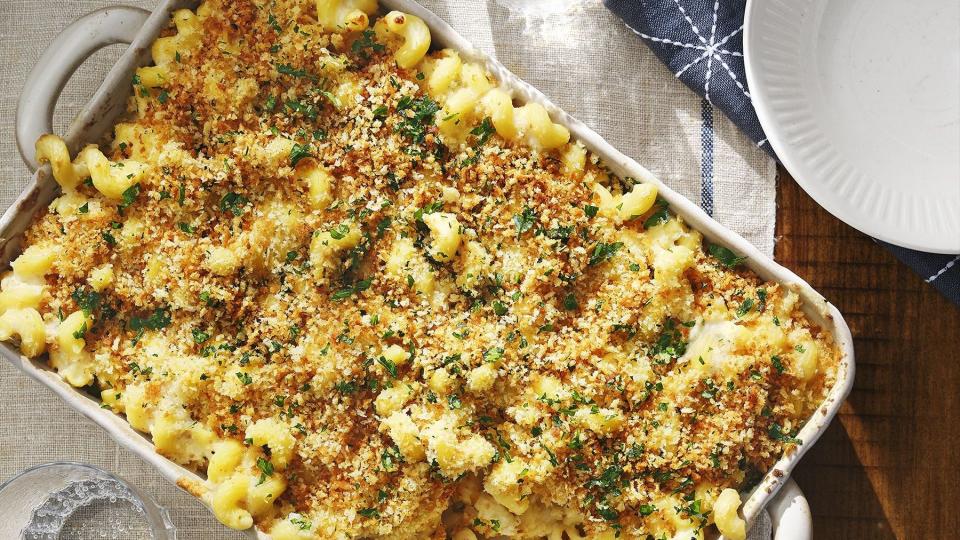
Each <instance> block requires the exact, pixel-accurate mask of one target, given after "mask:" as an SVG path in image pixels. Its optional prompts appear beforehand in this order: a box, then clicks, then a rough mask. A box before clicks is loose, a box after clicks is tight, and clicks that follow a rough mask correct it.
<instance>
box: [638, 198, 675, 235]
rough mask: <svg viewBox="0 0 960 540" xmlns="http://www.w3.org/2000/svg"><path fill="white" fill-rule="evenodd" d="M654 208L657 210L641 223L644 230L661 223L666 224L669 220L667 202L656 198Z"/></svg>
mask: <svg viewBox="0 0 960 540" xmlns="http://www.w3.org/2000/svg"><path fill="white" fill-rule="evenodd" d="M656 207H657V209H656V210H655V211H654V212H653V213H652V214H650V217H648V218H647V219H646V220H644V222H643V228H644V229H649V228H651V227H656V226H657V225H660V224H661V223H666V221H667V220H668V219H670V212H669V210H668V208H669V205H668V204H667V201H665V200H663V199H661V198H660V197H657V202H656Z"/></svg>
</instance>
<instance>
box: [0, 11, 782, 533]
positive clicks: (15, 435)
mask: <svg viewBox="0 0 960 540" xmlns="http://www.w3.org/2000/svg"><path fill="white" fill-rule="evenodd" d="M110 3H111V2H109V1H104V0H75V1H71V2H54V1H52V0H3V2H2V5H0V58H4V59H5V62H4V63H3V64H2V65H0V141H2V143H0V175H2V178H3V181H2V182H0V205H2V207H3V208H4V209H6V208H7V207H8V206H9V205H10V203H11V202H12V201H13V200H14V198H15V197H16V196H17V194H18V193H19V192H20V191H21V190H22V189H23V186H24V185H25V184H26V182H27V180H28V179H29V173H28V171H27V169H26V167H25V166H24V165H23V163H22V162H21V160H20V157H19V155H18V153H17V149H16V145H15V143H14V117H15V110H16V102H17V99H18V97H19V95H20V92H21V90H22V88H23V84H24V81H25V79H26V77H27V74H28V73H29V72H30V69H31V68H32V67H33V65H34V63H35V62H36V60H37V58H38V57H39V56H40V54H41V52H42V51H43V49H44V47H45V46H46V44H47V43H49V42H50V40H51V39H52V38H53V37H54V36H55V35H56V34H57V33H58V32H59V31H60V30H62V29H63V27H65V26H66V25H67V24H69V23H70V22H71V21H73V20H74V19H76V18H77V17H79V16H80V15H82V14H84V13H87V12H89V11H91V10H94V9H97V8H100V7H104V6H106V5H110ZM127 3H135V4H139V5H142V6H143V7H147V8H151V7H153V6H154V5H155V4H156V2H154V1H145V2H132V1H129V0H128V2H127ZM422 3H423V4H424V5H425V6H426V7H427V8H429V9H431V10H433V11H434V12H435V13H437V14H438V15H440V16H441V17H442V18H443V19H445V20H447V21H448V22H450V24H451V25H452V26H454V27H455V28H456V29H457V30H458V31H459V32H460V33H462V34H463V35H464V36H465V37H466V38H467V39H469V40H470V41H472V42H473V43H474V44H476V45H477V46H478V47H480V48H482V49H483V50H485V51H487V52H489V53H492V54H494V55H496V56H497V57H498V58H499V59H500V61H501V62H503V63H504V64H505V65H506V66H507V67H508V68H510V69H511V70H512V71H514V72H515V73H517V74H518V75H519V76H520V77H522V78H523V79H525V80H526V81H528V82H530V83H531V84H533V85H534V86H536V87H537V88H539V89H540V90H542V91H543V92H544V93H545V94H546V95H548V96H549V97H550V98H551V99H553V100H554V101H555V102H556V103H557V104H558V105H559V106H560V107H562V108H564V109H565V110H567V111H568V112H570V113H571V114H573V115H574V116H576V117H578V118H579V119H581V120H583V121H584V122H586V123H587V124H588V125H589V126H590V127H592V128H593V129H594V130H596V131H597V132H599V133H600V134H601V135H602V136H603V137H604V138H606V139H607V140H608V141H609V142H610V143H612V144H613V145H614V146H615V147H617V148H619V149H620V150H621V151H623V152H624V153H625V154H627V155H629V156H631V157H633V158H635V159H636V160H637V161H639V162H640V163H642V164H643V165H645V166H646V167H647V168H649V169H650V170H651V171H653V172H654V174H656V175H658V176H659V177H660V178H661V179H662V180H663V181H664V182H666V183H667V184H668V185H670V186H672V187H673V188H675V189H677V190H678V191H680V192H681V193H683V194H684V195H685V196H687V197H688V198H690V199H691V200H693V201H695V202H697V203H699V204H701V205H702V206H704V208H705V209H707V210H708V211H709V212H711V213H712V214H713V215H714V216H715V217H716V218H717V219H718V220H719V221H720V222H721V223H723V224H725V225H727V226H728V227H731V228H732V229H734V230H736V231H738V232H740V233H741V234H742V235H743V236H745V237H746V238H747V239H748V240H750V241H751V242H753V243H754V244H755V245H756V246H757V247H759V248H760V249H761V250H762V251H764V252H766V253H768V254H770V253H772V251H773V228H774V217H775V207H774V200H775V187H774V186H775V174H776V168H775V165H774V162H773V160H772V159H770V158H769V157H768V156H767V155H766V154H764V152H763V151H761V150H759V149H758V148H757V147H756V146H755V145H754V144H753V143H752V142H751V141H750V140H749V139H748V138H747V137H745V136H744V135H742V134H741V133H740V131H739V130H738V129H737V128H736V126H734V125H733V124H732V123H731V122H730V121H729V120H727V119H726V117H724V116H723V115H722V114H720V113H719V112H716V113H715V112H714V111H713V108H712V106H710V105H709V103H706V102H704V100H703V99H701V98H700V97H699V96H697V95H696V94H695V93H693V92H692V91H690V90H689V89H687V88H686V87H684V86H683V85H682V84H679V83H678V82H677V81H676V79H675V78H674V76H673V74H672V73H671V72H670V70H668V69H667V68H666V67H664V66H663V64H662V63H661V62H660V61H659V60H658V59H657V58H656V57H655V56H654V55H653V53H651V52H650V51H649V50H648V49H646V48H645V47H638V46H637V43H636V36H635V35H634V34H633V33H632V32H630V30H629V29H627V28H626V27H625V26H624V25H623V24H622V22H621V21H620V20H619V19H617V18H616V17H615V16H614V15H613V14H612V13H610V12H609V11H607V10H606V9H605V8H604V7H603V6H602V4H601V2H600V0H529V1H523V0H486V1H482V2H463V1H456V0H429V1H428V0H424V1H423V2H422ZM122 50H123V47H122V46H119V45H115V46H111V47H109V48H107V49H104V50H102V51H100V52H99V53H97V54H95V55H94V56H93V57H92V58H91V59H90V60H89V61H87V62H86V63H85V64H84V65H83V66H82V67H81V68H80V69H79V70H78V72H77V73H76V74H75V75H74V77H73V79H72V80H71V81H70V83H68V85H67V87H66V88H65V90H64V92H63V95H62V96H61V99H60V102H59V105H58V108H57V114H56V117H55V122H54V125H55V128H56V129H57V130H62V129H63V128H64V127H65V126H66V124H67V123H68V122H69V120H70V119H71V118H73V116H74V115H76V113H77V111H78V110H79V108H80V107H81V105H82V104H83V103H84V102H85V101H86V100H87V99H88V98H89V96H90V95H91V94H92V93H93V92H94V90H96V88H97V86H98V85H99V82H100V81H101V80H102V79H103V77H104V75H105V74H106V72H107V70H108V69H109V67H110V65H111V64H112V62H113V61H114V60H115V59H116V58H117V56H119V54H120V53H121V52H122ZM0 423H2V427H3V429H0V480H3V479H6V478H8V477H10V476H12V475H13V474H15V473H17V472H19V471H20V470H22V469H24V468H26V467H28V466H31V465H34V464H38V463H43V462H47V461H53V460H75V461H82V462H87V463H91V464H94V465H97V466H100V467H102V468H104V469H107V470H109V471H112V472H114V473H116V474H119V475H121V476H123V477H124V478H126V479H128V480H129V481H131V482H132V483H134V484H136V485H137V486H140V487H142V488H144V489H145V490H146V491H147V492H149V493H150V494H152V495H153V497H154V498H156V499H157V500H158V502H159V503H160V504H161V505H163V506H166V507H167V508H169V509H170V511H171V514H172V516H173V520H174V522H175V523H176V525H177V527H178V528H179V532H180V538H182V539H184V540H194V539H204V540H220V539H232V538H245V537H246V536H245V535H242V534H240V533H235V532H233V531H229V530H228V529H226V528H225V527H223V526H221V525H219V524H218V523H217V522H216V520H215V519H214V518H213V517H212V516H211V515H210V514H209V513H208V512H207V511H206V509H204V508H203V506H201V504H200V503H199V502H197V501H196V500H195V499H194V498H193V497H192V496H190V495H187V494H185V493H183V492H181V491H180V490H178V489H177V488H176V487H174V486H172V485H169V484H168V483H167V482H166V481H165V480H163V479H162V478H161V477H160V475H159V474H157V473H155V472H154V471H152V470H151V469H150V468H149V466H147V465H146V464H145V463H144V462H142V461H141V460H140V459H139V458H137V457H136V456H135V455H134V454H132V453H131V452H130V451H128V450H126V449H124V448H122V447H119V446H118V445H117V444H116V443H114V442H113V441H112V440H111V439H110V438H109V437H108V436H107V435H106V434H105V433H104V432H103V431H101V430H100V429H99V428H98V427H96V426H95V425H94V424H92V423H91V422H89V421H88V420H86V419H84V418H82V417H81V416H80V415H79V414H77V413H75V412H72V411H71V410H70V409H69V408H67V407H66V406H65V405H64V404H63V403H61V402H60V400H59V399H57V398H56V397H55V396H54V395H53V393H51V392H50V391H49V390H47V389H45V388H44V387H43V386H41V385H39V384H37V383H35V382H33V381H32V380H30V379H28V378H27V377H26V376H24V375H23V374H21V373H19V372H18V371H17V370H16V369H14V368H13V367H11V366H10V365H8V364H7V363H6V362H0Z"/></svg>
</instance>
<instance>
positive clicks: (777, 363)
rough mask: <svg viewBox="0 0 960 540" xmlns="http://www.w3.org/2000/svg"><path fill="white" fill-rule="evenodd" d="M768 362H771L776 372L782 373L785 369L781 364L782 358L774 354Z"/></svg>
mask: <svg viewBox="0 0 960 540" xmlns="http://www.w3.org/2000/svg"><path fill="white" fill-rule="evenodd" d="M770 363H771V364H773V369H775V370H777V373H783V372H784V370H785V369H786V368H784V366H783V360H782V359H781V358H780V357H779V356H778V355H776V354H775V355H773V356H771V357H770Z"/></svg>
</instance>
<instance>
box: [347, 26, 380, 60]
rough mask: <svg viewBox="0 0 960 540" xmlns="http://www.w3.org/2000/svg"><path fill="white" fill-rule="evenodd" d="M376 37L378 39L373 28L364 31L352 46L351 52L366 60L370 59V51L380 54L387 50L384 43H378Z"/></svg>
mask: <svg viewBox="0 0 960 540" xmlns="http://www.w3.org/2000/svg"><path fill="white" fill-rule="evenodd" d="M374 37H376V33H375V32H374V31H373V29H372V28H368V29H366V30H364V31H363V34H361V35H360V37H359V38H357V39H356V40H354V42H353V44H352V45H350V50H351V51H353V52H354V54H356V55H358V56H360V57H361V58H363V59H364V60H367V59H369V58H370V51H373V52H378V53H380V52H383V51H384V50H386V47H385V46H384V45H383V44H382V43H377V41H376V40H375V39H374Z"/></svg>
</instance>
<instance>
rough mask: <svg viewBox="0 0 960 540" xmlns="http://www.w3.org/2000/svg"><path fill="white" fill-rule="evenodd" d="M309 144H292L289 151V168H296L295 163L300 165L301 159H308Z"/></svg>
mask: <svg viewBox="0 0 960 540" xmlns="http://www.w3.org/2000/svg"><path fill="white" fill-rule="evenodd" d="M310 156H311V154H310V143H307V144H300V143H294V144H293V148H291V149H290V166H291V167H296V166H297V163H300V160H301V159H303V158H307V157H310Z"/></svg>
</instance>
